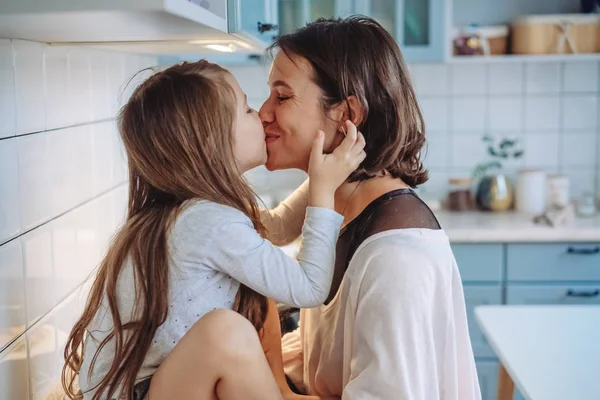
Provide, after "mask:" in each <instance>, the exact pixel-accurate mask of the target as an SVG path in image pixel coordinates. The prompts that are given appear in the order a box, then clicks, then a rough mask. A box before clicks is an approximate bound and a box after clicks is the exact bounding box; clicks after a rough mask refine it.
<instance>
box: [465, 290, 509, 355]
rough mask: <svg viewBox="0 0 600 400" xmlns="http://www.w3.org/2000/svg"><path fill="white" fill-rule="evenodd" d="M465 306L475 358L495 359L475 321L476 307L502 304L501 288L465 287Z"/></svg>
mask: <svg viewBox="0 0 600 400" xmlns="http://www.w3.org/2000/svg"><path fill="white" fill-rule="evenodd" d="M464 293H465V304H466V307H467V321H468V323H469V335H470V336H471V346H472V347H473V354H474V355H475V357H495V356H496V355H495V354H494V351H493V350H492V349H491V347H490V346H489V344H488V342H487V340H486V339H485V337H484V336H483V333H482V332H481V330H480V329H479V325H478V324H477V320H476V319H475V313H474V310H475V307H477V306H482V305H489V304H502V289H501V288H500V286H471V285H467V286H465V287H464Z"/></svg>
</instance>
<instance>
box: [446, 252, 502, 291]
mask: <svg viewBox="0 0 600 400" xmlns="http://www.w3.org/2000/svg"><path fill="white" fill-rule="evenodd" d="M452 252H453V253H454V258H456V263H457V264H458V269H459V270H460V276H461V278H462V280H463V282H500V281H501V279H502V266H503V265H504V262H503V261H504V260H503V258H504V255H503V252H502V245H501V244H453V245H452Z"/></svg>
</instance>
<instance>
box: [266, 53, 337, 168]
mask: <svg viewBox="0 0 600 400" xmlns="http://www.w3.org/2000/svg"><path fill="white" fill-rule="evenodd" d="M311 76H312V67H311V65H310V63H309V62H308V61H307V60H306V59H304V58H302V57H294V60H293V61H292V60H291V59H290V58H288V57H287V56H286V55H285V53H283V52H282V51H280V52H279V53H278V54H277V56H276V57H275V59H274V60H273V65H272V66H271V71H270V73H269V81H268V83H269V87H270V89H271V92H270V95H269V98H268V99H267V100H266V101H265V103H264V104H263V105H262V107H261V108H260V112H259V116H260V119H261V120H262V122H263V126H264V129H265V134H266V142H267V153H268V159H267V163H266V167H267V169H269V170H271V171H273V170H277V169H288V168H298V169H302V170H304V171H307V169H308V159H309V156H310V149H311V146H312V142H313V140H314V138H315V135H316V134H317V132H318V131H319V130H323V131H324V132H325V148H328V147H331V144H332V142H333V139H334V136H335V132H336V129H337V127H338V126H339V122H336V118H335V116H333V115H327V114H326V113H325V112H324V109H323V106H322V104H321V98H322V95H323V94H322V91H321V89H320V88H319V86H317V85H316V84H315V83H314V82H313V81H312V79H311ZM332 117H333V118H332Z"/></svg>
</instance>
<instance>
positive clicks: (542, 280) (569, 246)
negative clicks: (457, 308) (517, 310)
mask: <svg viewBox="0 0 600 400" xmlns="http://www.w3.org/2000/svg"><path fill="white" fill-rule="evenodd" d="M452 249H453V251H454V255H455V258H456V261H457V263H458V268H459V270H460V273H461V276H462V280H463V288H464V294H465V303H466V307H467V318H468V322H469V333H470V336H471V344H472V346H473V354H474V355H475V363H476V366H477V373H478V375H479V385H480V387H481V393H482V399H483V400H495V399H496V395H497V382H498V369H499V363H498V361H497V359H496V355H495V354H494V352H493V350H492V349H491V347H490V346H489V345H488V343H487V341H486V339H485V337H484V336H483V334H482V333H481V330H480V329H479V326H478V324H477V322H476V320H475V315H474V309H475V307H477V306H480V305H489V304H511V305H543V304H547V305H550V304H600V243H587V244H586V243H524V244H507V243H491V244H470V243H469V244H463V243H461V244H453V245H452ZM515 399H516V400H523V399H524V398H523V396H522V395H521V394H520V393H519V391H518V390H515Z"/></svg>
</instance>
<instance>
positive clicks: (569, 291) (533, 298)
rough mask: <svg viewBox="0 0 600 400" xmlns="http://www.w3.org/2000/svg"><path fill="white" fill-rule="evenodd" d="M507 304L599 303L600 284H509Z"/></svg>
mask: <svg viewBox="0 0 600 400" xmlns="http://www.w3.org/2000/svg"><path fill="white" fill-rule="evenodd" d="M506 303H507V304H524V305H527V304H533V305H536V304H600V285H596V286H594V285H551V286H546V285H509V286H508V287H507V288H506Z"/></svg>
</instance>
